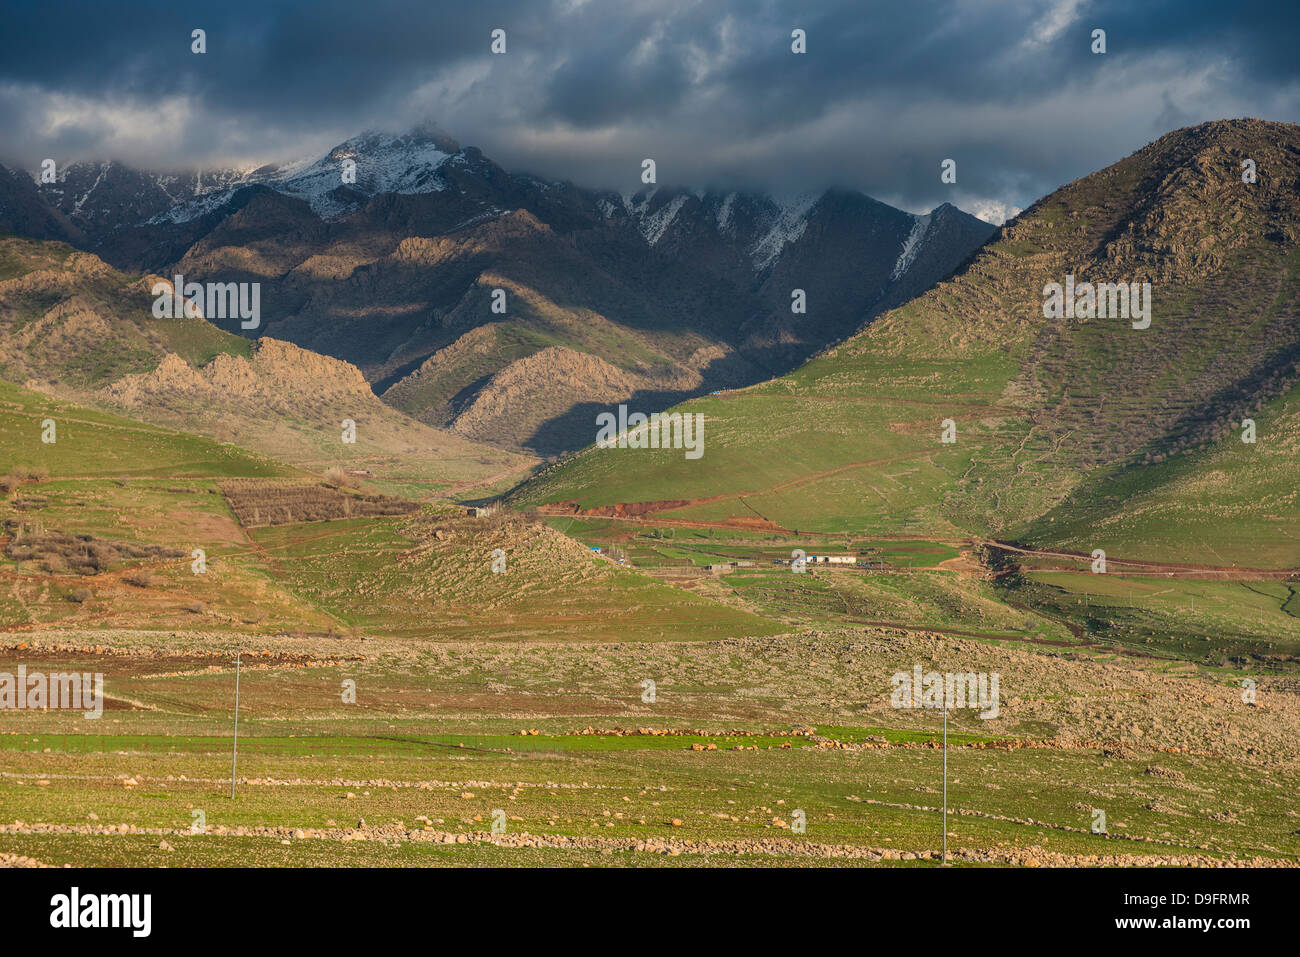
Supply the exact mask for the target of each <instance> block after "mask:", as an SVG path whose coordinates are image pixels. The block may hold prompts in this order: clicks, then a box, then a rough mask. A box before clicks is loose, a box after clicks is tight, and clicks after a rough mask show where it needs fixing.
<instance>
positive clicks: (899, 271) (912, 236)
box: [889, 213, 934, 281]
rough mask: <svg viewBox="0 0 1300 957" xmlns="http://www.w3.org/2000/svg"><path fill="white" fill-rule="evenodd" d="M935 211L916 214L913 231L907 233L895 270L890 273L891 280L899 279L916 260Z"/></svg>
mask: <svg viewBox="0 0 1300 957" xmlns="http://www.w3.org/2000/svg"><path fill="white" fill-rule="evenodd" d="M933 216H934V214H933V213H926V214H925V215H924V216H916V217H913V218H914V220H915V221H914V222H913V223H912V231H911V232H910V233H908V234H907V238H906V239H905V240H903V250H902V252H900V253H899V254H898V260H897V261H896V262H895V263H894V271H893V272H891V273H890V274H889V278H890V280H891V281H892V280H896V279H898V278H899V277H900V276H901V275H903V273H905V272H907V269H908V267H909V266H911V265H912V263H913V262H915V261H916V254H917V253H918V252H919V251H920V249H921V240H922V239H923V238H924V237H925V231H926V230H927V229H929V228H930V222H931V219H932V217H933Z"/></svg>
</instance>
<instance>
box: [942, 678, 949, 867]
mask: <svg viewBox="0 0 1300 957" xmlns="http://www.w3.org/2000/svg"><path fill="white" fill-rule="evenodd" d="M943 863H944V864H947V863H948V702H947V700H946V699H945V700H944V703H943Z"/></svg>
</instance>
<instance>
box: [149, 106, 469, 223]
mask: <svg viewBox="0 0 1300 957" xmlns="http://www.w3.org/2000/svg"><path fill="white" fill-rule="evenodd" d="M459 149H460V148H459V146H458V145H457V144H456V143H455V141H454V140H450V139H449V138H448V137H446V136H445V135H444V134H441V133H439V132H437V131H434V130H427V129H426V130H416V131H412V132H411V133H407V134H404V135H401V136H395V135H392V134H388V133H378V132H366V133H362V134H361V135H360V136H354V137H352V138H351V139H349V140H347V141H345V142H343V143H340V144H339V145H338V146H335V147H334V148H333V149H331V150H330V151H329V152H328V153H326V154H325V155H324V156H321V157H318V158H315V159H312V158H304V159H300V160H297V161H294V162H290V163H284V164H281V165H270V166H262V167H258V168H257V169H254V170H251V171H249V172H247V173H245V174H244V175H242V176H240V177H239V178H238V179H237V180H235V181H233V182H231V181H229V180H227V181H226V182H224V183H222V184H221V186H220V187H219V188H217V189H213V190H209V191H205V192H201V193H199V195H196V196H195V198H194V199H193V200H192V201H191V202H189V203H185V204H183V205H181V206H177V207H174V208H172V209H169V210H167V211H166V212H165V213H162V214H161V215H159V216H156V217H155V218H154V219H153V220H152V222H160V221H163V220H170V221H171V222H175V223H182V222H188V221H189V220H192V219H196V218H198V217H199V216H202V215H204V214H205V213H207V212H209V211H211V210H212V209H215V208H216V207H218V206H220V205H222V204H223V203H225V202H227V201H228V200H229V199H230V196H231V195H232V194H233V193H234V191H235V190H236V189H238V188H240V187H243V186H252V185H262V186H269V187H270V188H271V189H274V190H276V191H277V192H280V193H285V194H287V195H289V196H296V197H297V198H299V199H303V200H306V201H307V202H308V203H309V204H310V205H311V208H312V209H313V210H314V211H315V213H316V214H317V215H318V216H320V217H322V218H325V219H329V218H332V217H336V216H341V215H343V214H344V213H348V212H351V211H352V210H354V209H356V207H357V198H356V197H357V195H358V194H359V195H360V196H364V197H370V196H376V195H379V194H380V193H408V194H409V193H431V192H440V191H441V190H444V189H446V188H447V183H446V181H445V180H444V179H443V178H442V177H441V176H440V175H439V171H440V170H441V168H442V167H443V165H444V164H445V163H446V162H447V161H448V160H449V159H452V158H453V157H454V156H456V155H459ZM347 161H351V162H353V163H355V164H356V166H355V176H356V179H355V181H354V182H345V181H344V170H345V165H346V163H347ZM340 188H342V190H341V191H340Z"/></svg>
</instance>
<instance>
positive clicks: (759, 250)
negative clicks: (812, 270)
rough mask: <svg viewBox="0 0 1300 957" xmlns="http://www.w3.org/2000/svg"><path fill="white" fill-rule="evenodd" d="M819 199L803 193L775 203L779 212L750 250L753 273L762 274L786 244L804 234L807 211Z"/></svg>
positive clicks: (806, 224) (811, 194)
mask: <svg viewBox="0 0 1300 957" xmlns="http://www.w3.org/2000/svg"><path fill="white" fill-rule="evenodd" d="M820 198H821V197H820V196H819V195H818V194H816V193H804V194H802V195H799V196H796V197H794V198H793V199H790V200H787V201H785V202H778V203H777V205H778V208H779V209H780V212H779V213H778V214H777V217H776V219H775V221H774V222H773V223H772V226H771V228H770V229H769V230H768V231H767V233H766V234H765V235H764V236H763V238H762V239H760V240H759V241H758V242H757V243H755V244H754V248H753V249H751V250H750V256H751V257H752V258H753V260H754V271H755V272H762V271H763V270H764V269H766V268H767V267H768V266H770V265H771V264H772V263H774V262H775V261H776V260H777V258H778V257H779V256H780V255H781V251H782V250H783V249H785V247H786V245H787V244H788V243H793V242H795V241H797V240H798V239H799V237H800V236H802V235H803V234H804V230H805V229H807V228H808V211H809V210H811V209H812V208H813V206H814V205H815V204H816V203H817V200H818V199H820Z"/></svg>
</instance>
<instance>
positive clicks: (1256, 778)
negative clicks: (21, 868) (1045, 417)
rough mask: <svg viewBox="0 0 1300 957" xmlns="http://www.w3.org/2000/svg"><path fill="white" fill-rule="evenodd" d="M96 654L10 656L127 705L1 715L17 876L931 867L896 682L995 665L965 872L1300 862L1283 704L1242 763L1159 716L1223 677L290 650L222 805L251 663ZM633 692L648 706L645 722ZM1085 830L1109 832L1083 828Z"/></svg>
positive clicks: (1268, 695) (1005, 654) (959, 833)
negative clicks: (91, 673) (86, 681)
mask: <svg viewBox="0 0 1300 957" xmlns="http://www.w3.org/2000/svg"><path fill="white" fill-rule="evenodd" d="M105 639H106V640H107V641H108V642H109V643H110V644H112V645H114V646H115V647H117V648H118V649H120V651H118V652H115V653H108V652H105V653H103V654H100V655H98V656H95V655H89V656H88V655H84V654H69V653H67V652H55V651H53V650H51V649H42V648H29V649H26V650H24V651H15V650H13V648H12V647H11V648H10V650H9V651H7V652H5V653H4V656H3V660H4V661H5V663H6V666H11V665H13V664H14V663H17V662H22V663H24V664H26V665H27V666H28V668H29V669H36V668H46V669H50V670H53V669H55V668H59V669H67V668H78V669H85V668H93V669H95V670H100V671H102V672H103V673H104V674H105V682H106V688H107V690H108V694H109V695H110V706H109V707H108V708H107V709H106V710H105V712H104V716H103V718H101V719H99V721H98V722H88V721H86V720H84V719H82V718H80V717H79V716H74V715H70V714H66V713H62V714H60V713H54V712H47V713H25V712H7V713H6V714H5V715H4V727H3V728H0V762H2V763H3V771H0V800H2V801H3V805H4V807H5V809H6V810H5V818H4V820H3V821H0V851H3V852H9V853H20V854H26V855H29V856H32V857H35V858H37V859H39V860H42V861H45V862H47V863H55V864H61V863H74V864H78V865H109V866H120V865H132V866H148V865H160V864H166V865H168V866H194V865H203V866H212V865H223V864H235V863H241V864H253V865H263V866H285V865H291V866H292V865H327V866H348V865H353V864H370V865H374V864H392V865H407V866H437V865H484V864H529V865H543V866H544V865H553V866H574V865H581V864H594V865H599V866H633V865H646V864H656V865H664V864H674V865H676V864H680V865H683V866H685V865H690V864H693V863H703V862H708V863H713V864H721V865H728V864H741V863H744V864H749V865H765V864H767V865H781V866H800V865H807V864H813V863H821V864H827V863H830V864H859V865H868V864H870V865H894V866H912V865H918V864H921V865H925V864H929V865H933V864H934V863H935V862H936V861H935V857H936V853H937V849H938V845H939V838H940V833H939V831H940V828H939V812H938V805H939V791H940V789H941V786H942V778H941V759H942V754H941V752H940V750H939V749H938V748H939V724H938V717H939V716H938V715H937V714H935V713H934V712H906V711H904V712H900V711H897V710H894V709H891V708H890V707H889V705H888V679H887V672H888V671H889V670H890V669H891V668H894V667H899V666H903V667H905V666H906V665H905V662H906V661H908V660H910V659H909V656H917V655H925V656H926V657H925V658H924V659H923V660H927V661H934V662H935V665H936V666H937V667H944V666H946V665H947V664H950V663H951V662H954V661H959V660H966V661H968V662H971V665H972V666H973V667H975V666H978V667H993V668H996V669H997V670H1000V671H1001V672H1002V674H1003V679H1004V682H1005V683H1006V685H1007V686H1008V688H1009V690H1008V691H1007V692H1004V711H1003V713H1002V715H1000V716H999V718H998V719H997V720H994V721H988V722H984V721H980V720H979V719H978V718H975V717H974V716H973V715H971V714H969V713H962V714H954V715H953V717H952V722H951V724H952V727H951V732H950V736H949V743H950V753H949V755H948V763H949V764H948V766H949V778H948V788H949V807H950V816H949V819H948V820H949V828H948V830H949V847H950V851H951V853H952V855H953V858H954V861H955V863H959V864H961V863H964V864H969V865H981V864H998V863H1001V864H1006V863H1032V862H1038V863H1048V862H1057V863H1076V864H1077V863H1102V862H1113V863H1124V862H1129V863H1135V862H1140V861H1148V862H1152V863H1156V862H1160V861H1166V862H1190V861H1191V860H1197V861H1199V862H1200V863H1207V862H1210V861H1212V860H1214V859H1233V858H1236V859H1241V858H1250V859H1254V858H1260V859H1274V860H1280V861H1288V860H1290V861H1294V860H1295V858H1296V856H1297V854H1300V838H1298V837H1297V836H1296V824H1295V820H1294V816H1295V813H1296V812H1295V810H1294V808H1293V806H1292V802H1291V801H1290V797H1289V796H1290V795H1291V794H1293V793H1294V791H1295V788H1296V786H1297V785H1300V777H1298V775H1297V772H1296V770H1295V766H1294V763H1293V759H1294V752H1295V741H1296V737H1295V735H1294V727H1295V722H1296V720H1297V716H1298V715H1297V712H1296V711H1295V709H1294V707H1293V699H1294V695H1291V694H1286V693H1285V691H1284V688H1283V686H1278V687H1277V688H1273V686H1272V685H1270V684H1269V683H1268V680H1267V679H1266V680H1265V682H1264V684H1263V685H1262V690H1261V694H1262V695H1263V696H1264V698H1263V700H1264V701H1265V702H1266V713H1260V714H1258V715H1256V714H1254V713H1250V712H1241V713H1239V714H1238V715H1237V717H1236V718H1234V724H1236V725H1237V733H1240V734H1242V735H1245V736H1247V737H1248V738H1249V739H1250V740H1251V741H1253V742H1254V743H1255V744H1256V745H1258V746H1259V752H1258V753H1257V754H1256V756H1255V757H1243V755H1242V754H1240V753H1238V752H1236V751H1235V750H1234V747H1235V745H1237V744H1239V743H1240V742H1239V740H1238V739H1235V738H1234V737H1233V736H1231V735H1228V734H1226V733H1225V732H1223V731H1216V730H1214V726H1215V724H1217V723H1218V722H1217V720H1216V719H1215V718H1214V716H1213V714H1211V715H1210V716H1208V717H1207V718H1202V717H1201V716H1200V715H1196V716H1192V714H1191V711H1190V710H1188V709H1191V708H1192V706H1191V705H1189V704H1182V705H1173V706H1172V710H1170V706H1171V703H1172V702H1174V701H1175V700H1177V698H1178V697H1183V698H1187V697H1189V694H1188V693H1189V692H1191V697H1198V698H1199V697H1200V696H1201V695H1207V696H1208V700H1213V702H1214V704H1213V706H1212V708H1213V710H1215V711H1217V710H1218V709H1220V708H1232V709H1234V710H1236V709H1235V706H1233V705H1232V704H1231V703H1230V702H1231V701H1232V700H1233V691H1232V688H1231V687H1225V686H1223V685H1222V684H1220V683H1219V682H1218V681H1217V680H1215V679H1207V678H1201V677H1194V676H1188V675H1172V674H1170V675H1165V674H1162V673H1160V672H1159V671H1146V670H1141V666H1140V665H1138V671H1137V672H1134V671H1133V670H1132V669H1133V663H1132V662H1125V663H1123V664H1115V663H1111V664H1105V665H1087V666H1085V665H1084V664H1082V663H1073V662H1066V661H1057V662H1055V663H1053V664H1052V665H1050V667H1049V668H1047V669H1046V670H1044V668H1043V666H1042V665H1041V663H1040V660H1039V659H1040V657H1041V656H1039V655H1036V654H1034V653H1029V652H1020V651H1015V650H1000V649H997V648H990V647H987V646H983V645H981V644H979V643H974V642H969V643H962V642H953V641H949V642H947V643H946V644H945V646H944V648H943V650H939V649H937V648H936V647H935V646H934V644H933V639H932V638H930V637H928V636H926V637H914V638H913V637H907V636H905V635H901V634H899V633H890V632H882V631H871V630H860V631H857V632H842V633H840V634H837V635H834V636H826V637H825V638H822V639H817V638H812V639H805V640H790V639H782V640H780V641H779V642H777V643H775V644H773V643H772V642H771V641H770V640H768V639H761V640H759V642H760V643H758V644H752V643H751V644H746V643H741V644H736V643H730V644H729V643H725V642H723V643H716V642H706V643H694V644H690V645H684V644H682V643H669V644H664V643H647V644H644V645H642V646H641V647H640V648H639V649H634V648H633V647H632V646H629V645H619V646H610V645H597V646H585V647H577V646H572V645H555V644H529V645H525V646H518V647H516V648H515V649H514V650H511V651H509V652H504V653H503V652H500V651H494V650H492V649H491V648H490V647H487V646H484V645H483V644H481V643H455V644H441V645H434V646H429V645H427V644H423V643H416V642H411V641H409V640H397V641H384V642H379V643H378V646H377V647H374V648H370V649H367V654H366V655H365V656H364V657H356V656H352V657H338V656H335V657H330V656H328V655H325V656H322V655H320V654H319V653H313V652H312V651H311V650H310V649H311V648H312V647H319V645H316V646H313V645H312V644H311V643H310V642H307V641H305V640H295V641H288V642H287V643H286V644H285V645H284V647H282V648H281V649H279V650H278V651H277V652H273V653H270V654H263V655H249V656H247V657H245V659H244V668H243V672H242V675H241V686H240V739H239V740H240V746H239V767H238V786H237V793H236V796H235V798H234V799H233V800H232V799H231V798H230V796H229V786H230V770H231V769H230V744H231V739H230V723H231V720H232V710H233V679H234V674H233V667H232V664H233V663H232V661H231V660H230V652H231V651H232V650H233V648H235V647H237V646H239V645H241V644H242V645H244V647H245V648H246V649H247V647H248V643H249V642H248V639H247V638H246V637H245V638H238V637H236V636H226V637H221V636H212V637H209V638H207V639H204V640H194V641H193V642H192V645H193V648H186V647H185V643H184V642H176V641H170V642H160V638H159V636H157V635H153V636H150V635H145V634H136V635H130V634H123V633H111V634H108V635H106V636H105ZM264 644H265V642H264ZM845 647H848V648H852V649H853V650H852V652H850V653H849V654H847V655H846V654H845V653H844V651H843V649H844V648H845ZM760 649H762V651H761V654H759V651H760ZM981 649H983V650H981ZM972 655H973V656H975V659H972V658H971V656H972ZM642 675H646V676H649V675H655V676H657V677H658V679H659V688H658V693H657V700H656V701H654V702H653V703H647V702H644V701H642V700H641V686H640V684H639V679H640V678H641V676H642ZM1065 677H1070V678H1078V679H1079V680H1077V681H1072V682H1070V683H1068V684H1064V683H1063V682H1062V680H1061V679H1062V678H1065ZM345 678H346V679H351V680H354V681H355V682H356V689H357V699H356V703H355V704H345V703H343V702H342V699H341V694H340V688H341V687H342V681H343V680H344V679H345ZM1116 682H1118V683H1117V684H1116ZM854 689H856V690H857V693H856V694H855V693H854ZM1050 689H1056V690H1055V691H1052V690H1050ZM1153 697H1155V698H1159V699H1160V700H1159V701H1158V702H1155V703H1154V704H1153V703H1152V701H1151V699H1152V698H1153ZM1180 708H1181V709H1183V710H1188V719H1187V720H1186V721H1182V722H1179V721H1178V720H1177V717H1178V710H1179V709H1180ZM1279 708H1281V709H1282V710H1280V711H1279V710H1278V709H1279ZM1197 710H1199V709H1197ZM1110 712H1114V713H1113V714H1110ZM1101 715H1107V717H1105V721H1106V724H1105V728H1104V729H1103V728H1101V727H1100V726H1099V727H1098V728H1097V729H1095V730H1096V731H1098V732H1101V733H1093V732H1092V731H1089V728H1090V727H1091V726H1090V725H1089V724H1088V721H1089V720H1090V719H1091V718H1092V717H1093V716H1101ZM94 724H98V725H99V727H91V725H94ZM1085 731H1086V732H1088V733H1087V734H1086V735H1085ZM1084 737H1088V738H1089V740H1088V741H1084V740H1083V738H1084ZM1193 741H1194V742H1195V744H1196V746H1195V747H1189V746H1188V745H1189V744H1191V743H1192V742H1193ZM1283 757H1285V761H1284V763H1282V764H1279V763H1278V761H1279V759H1280V758H1283ZM1094 808H1099V809H1102V810H1104V811H1105V814H1106V820H1107V832H1108V833H1107V835H1099V834H1094V833H1091V831H1090V827H1091V822H1092V817H1093V815H1092V812H1093V809H1094ZM796 811H799V812H802V817H803V819H804V820H805V821H806V824H807V827H806V831H804V832H802V833H801V832H798V831H796V830H795V829H794V828H793V827H792V825H793V824H794V822H795V821H796V820H797V819H798V815H796V813H795V812H796ZM196 812H199V814H197V815H196ZM498 812H500V813H498ZM494 815H496V816H497V819H498V821H499V822H501V823H499V825H498V826H502V825H503V826H504V834H493V833H492V822H493V818H494ZM196 821H198V822H201V824H202V828H200V829H198V830H197V832H196V829H195V823H196ZM1055 855H1061V856H1060V857H1056V856H1055Z"/></svg>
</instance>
